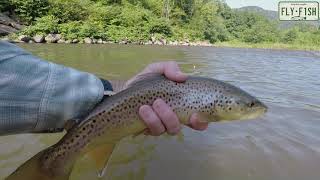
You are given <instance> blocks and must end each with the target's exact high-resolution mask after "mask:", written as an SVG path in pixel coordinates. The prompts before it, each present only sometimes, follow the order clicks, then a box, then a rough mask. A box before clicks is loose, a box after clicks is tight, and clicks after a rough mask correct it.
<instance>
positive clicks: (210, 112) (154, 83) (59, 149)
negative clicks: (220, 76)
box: [7, 74, 267, 180]
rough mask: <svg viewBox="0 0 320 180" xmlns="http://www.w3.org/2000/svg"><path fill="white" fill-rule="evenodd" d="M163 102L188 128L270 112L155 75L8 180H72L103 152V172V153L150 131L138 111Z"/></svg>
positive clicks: (205, 82) (196, 82)
mask: <svg viewBox="0 0 320 180" xmlns="http://www.w3.org/2000/svg"><path fill="white" fill-rule="evenodd" d="M158 98H161V99H163V100H164V101H165V102H166V103H168V104H169V105H170V106H171V107H172V109H173V110H174V112H175V113H177V116H178V118H179V120H180V121H181V123H183V124H187V123H188V120H189V117H190V116H191V114H193V113H195V112H198V114H199V117H200V120H201V121H205V122H219V121H230V120H244V119H254V118H257V117H259V116H260V115H262V114H264V113H265V112H266V111H267V107H266V106H265V105H264V104H263V103H262V102H260V101H259V100H257V99H256V98H255V97H253V96H251V95H249V94H248V93H246V92H245V91H243V90H241V89H239V88H237V87H235V86H233V85H231V84H228V83H225V82H222V81H219V80H215V79H210V78H203V77H189V78H188V80H187V81H186V82H184V83H176V82H173V81H170V80H167V79H166V78H165V77H164V76H162V75H154V74H153V75H152V76H148V77H145V78H140V80H139V81H137V82H135V83H133V84H132V85H131V86H130V87H129V88H127V89H125V90H123V91H121V92H119V93H117V94H115V95H113V96H111V97H108V98H106V99H104V100H103V101H102V102H101V103H100V104H99V105H97V106H96V107H95V108H94V110H93V111H92V112H91V113H90V114H89V115H88V116H87V117H86V118H85V119H84V120H83V121H82V123H80V124H78V125H75V126H74V127H73V128H71V129H70V130H69V131H68V132H67V133H66V134H65V136H64V137H63V138H62V139H61V140H60V141H59V142H58V143H56V144H55V145H53V146H51V147H49V148H47V149H45V150H43V151H41V152H39V153H38V154H36V155H35V156H34V157H32V158H31V159H29V160H28V161H27V162H25V163H24V164H23V165H21V166H20V167H19V168H18V169H17V170H16V171H15V172H13V173H12V174H11V175H10V176H9V177H7V179H8V180H17V179H19V180H20V179H33V180H36V179H41V180H67V179H69V176H70V174H71V172H72V168H73V166H74V164H75V163H76V161H77V160H78V159H79V158H81V157H82V156H84V155H85V154H87V153H93V152H98V151H102V152H104V156H105V157H102V156H100V157H98V159H99V158H100V165H99V166H100V167H99V168H103V167H104V165H105V164H106V163H107V161H108V159H109V156H110V154H111V152H112V151H110V149H109V151H107V149H106V150H105V151H104V148H102V147H106V146H109V148H110V147H114V145H115V144H116V143H117V142H118V141H119V140H120V139H122V138H124V137H126V136H129V135H134V134H137V133H139V132H143V130H145V129H146V126H145V124H144V123H143V121H142V120H141V119H140V117H139V114H138V109H139V107H140V106H141V105H144V104H149V105H152V103H153V102H154V101H155V100H156V99H158ZM100 147H101V148H100Z"/></svg>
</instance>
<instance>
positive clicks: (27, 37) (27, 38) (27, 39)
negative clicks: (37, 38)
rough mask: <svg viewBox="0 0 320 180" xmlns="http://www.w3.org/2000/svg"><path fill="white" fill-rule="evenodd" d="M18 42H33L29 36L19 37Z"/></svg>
mask: <svg viewBox="0 0 320 180" xmlns="http://www.w3.org/2000/svg"><path fill="white" fill-rule="evenodd" d="M18 40H19V41H22V42H29V41H30V40H31V38H30V37H29V36H26V35H21V36H19V37H18Z"/></svg>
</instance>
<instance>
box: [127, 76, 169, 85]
mask: <svg viewBox="0 0 320 180" xmlns="http://www.w3.org/2000/svg"><path fill="white" fill-rule="evenodd" d="M161 78H165V76H164V75H162V74H161V73H144V74H140V75H137V76H136V77H135V78H134V80H129V82H128V85H127V88H129V87H132V86H137V85H139V84H141V83H144V82H146V81H152V80H156V79H161Z"/></svg>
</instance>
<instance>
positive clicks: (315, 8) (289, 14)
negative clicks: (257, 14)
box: [279, 1, 319, 21]
mask: <svg viewBox="0 0 320 180" xmlns="http://www.w3.org/2000/svg"><path fill="white" fill-rule="evenodd" d="M279 19H280V21H318V20H319V2H316V1H280V2H279Z"/></svg>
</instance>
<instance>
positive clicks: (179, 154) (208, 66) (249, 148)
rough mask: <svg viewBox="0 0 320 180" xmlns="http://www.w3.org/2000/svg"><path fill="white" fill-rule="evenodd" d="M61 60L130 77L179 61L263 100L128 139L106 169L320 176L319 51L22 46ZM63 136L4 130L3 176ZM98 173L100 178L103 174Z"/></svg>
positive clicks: (87, 169) (152, 178) (117, 174)
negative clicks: (259, 112)
mask: <svg viewBox="0 0 320 180" xmlns="http://www.w3.org/2000/svg"><path fill="white" fill-rule="evenodd" d="M23 47H24V48H26V49H28V50H31V51H32V52H33V53H34V54H37V55H39V56H41V57H42V58H46V59H50V60H52V61H54V62H56V63H60V64H64V65H67V66H71V67H74V68H77V69H81V70H83V71H88V72H92V73H95V74H97V75H98V76H101V77H104V78H109V79H110V78H112V79H127V78H129V77H130V76H132V75H133V74H135V73H136V72H138V71H139V70H141V69H142V68H143V67H144V66H145V65H147V64H149V63H151V62H155V61H163V60H176V61H178V62H179V63H180V64H181V66H182V68H183V69H184V71H186V72H188V73H189V74H194V75H199V76H208V77H213V78H217V79H221V80H225V81H228V82H231V83H232V84H235V85H237V86H240V87H241V88H243V89H245V90H247V91H248V92H250V93H251V94H253V95H255V96H257V97H259V98H260V99H262V100H263V101H264V102H266V104H267V105H268V106H269V109H270V110H269V112H268V113H267V114H266V116H264V117H263V118H261V119H258V120H252V121H241V122H231V123H216V124H212V125H211V126H210V128H209V130H208V131H206V132H197V131H193V130H191V129H188V128H185V129H184V130H183V134H184V135H183V137H182V136H180V137H168V136H162V137H143V136H140V137H137V138H134V139H132V138H127V139H126V140H124V141H122V142H121V144H120V145H119V146H118V148H117V150H116V152H115V154H113V157H112V160H111V163H110V166H108V170H107V175H106V176H105V177H104V178H103V179H109V180H110V179H116V180H125V179H130V180H140V179H145V180H158V179H159V180H163V179H184V180H194V179H202V180H211V179H216V180H230V179H237V180H241V179H252V180H256V179H259V180H264V179H265V180H268V179H281V180H295V179H296V180H300V179H308V180H313V179H314V180H317V179H319V177H320V171H319V167H320V94H319V92H320V80H319V79H320V75H319V72H320V57H319V56H316V53H310V52H302V51H300V52H299V51H283V50H260V49H233V48H201V47H192V48H191V47H155V46H119V45H36V44H35V45H23ZM60 137H61V134H55V135H17V136H8V137H1V140H0V147H1V149H0V179H1V178H3V177H5V176H6V175H7V174H8V173H10V172H11V171H13V170H14V169H15V168H16V167H17V166H18V165H20V164H21V163H22V162H24V161H25V160H26V159H28V158H29V157H31V156H32V155H33V154H35V153H36V152H38V151H40V150H41V149H43V148H45V147H47V146H48V145H50V144H52V143H54V142H55V141H56V140H57V139H59V138H60ZM93 167H94V166H93V162H90V160H89V159H88V158H86V157H84V159H82V160H81V162H79V163H78V166H77V167H76V168H75V171H74V172H73V174H72V179H94V178H97V176H96V174H97V170H95V169H93ZM97 179H98V178H97Z"/></svg>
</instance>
